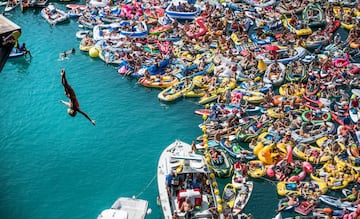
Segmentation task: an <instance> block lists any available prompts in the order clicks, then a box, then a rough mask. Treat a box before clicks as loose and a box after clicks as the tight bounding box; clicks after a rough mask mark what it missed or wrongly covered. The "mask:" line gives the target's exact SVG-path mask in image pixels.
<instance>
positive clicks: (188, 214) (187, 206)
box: [180, 197, 194, 219]
mask: <svg viewBox="0 0 360 219" xmlns="http://www.w3.org/2000/svg"><path fill="white" fill-rule="evenodd" d="M193 210H194V206H193V205H192V204H191V201H190V199H189V197H186V198H185V201H184V202H183V203H182V205H181V208H180V211H181V212H185V218H186V219H189V218H191V212H192V211H193Z"/></svg>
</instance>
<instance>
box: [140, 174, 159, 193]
mask: <svg viewBox="0 0 360 219" xmlns="http://www.w3.org/2000/svg"><path fill="white" fill-rule="evenodd" d="M155 178H156V174H155V175H154V176H153V178H152V179H151V180H150V182H149V183H148V184H147V185H146V186H145V188H144V189H143V190H142V191H141V192H140V193H139V194H137V195H136V196H135V198H138V197H140V195H142V194H143V193H144V192H145V191H146V190H147V189H148V188H149V187H150V185H151V184H152V183H153V182H154V180H155Z"/></svg>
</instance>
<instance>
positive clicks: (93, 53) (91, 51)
mask: <svg viewBox="0 0 360 219" xmlns="http://www.w3.org/2000/svg"><path fill="white" fill-rule="evenodd" d="M89 56H90V57H91V58H96V57H98V56H99V50H98V49H97V48H96V47H91V48H90V49H89Z"/></svg>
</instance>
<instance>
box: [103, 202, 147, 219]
mask: <svg viewBox="0 0 360 219" xmlns="http://www.w3.org/2000/svg"><path fill="white" fill-rule="evenodd" d="M148 206H149V203H148V201H146V200H142V199H136V198H126V197H120V198H119V199H117V200H116V201H115V202H114V204H113V205H112V206H111V209H106V210H104V211H103V212H101V214H100V215H99V216H98V219H144V218H145V217H146V215H147V212H148Z"/></svg>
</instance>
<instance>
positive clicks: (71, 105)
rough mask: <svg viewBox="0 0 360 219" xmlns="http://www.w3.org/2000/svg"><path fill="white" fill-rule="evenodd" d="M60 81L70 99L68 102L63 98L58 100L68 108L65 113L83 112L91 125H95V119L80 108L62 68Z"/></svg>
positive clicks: (73, 115)
mask: <svg viewBox="0 0 360 219" xmlns="http://www.w3.org/2000/svg"><path fill="white" fill-rule="evenodd" d="M61 83H62V84H63V86H64V89H65V95H66V96H67V97H68V98H69V99H70V101H69V102H66V101H64V100H60V102H62V103H63V104H65V105H66V106H67V107H68V109H67V113H68V114H69V115H70V116H72V117H75V116H76V114H77V112H79V113H81V114H83V115H84V116H85V117H86V118H87V119H88V120H89V121H90V122H91V123H92V124H93V125H95V124H96V123H95V120H92V119H91V118H90V117H89V116H88V115H87V114H86V113H84V112H83V111H82V110H81V109H80V105H79V102H78V100H77V98H76V95H75V91H74V89H73V88H72V87H71V86H70V85H69V83H68V81H67V80H66V76H65V70H64V69H62V70H61Z"/></svg>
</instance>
